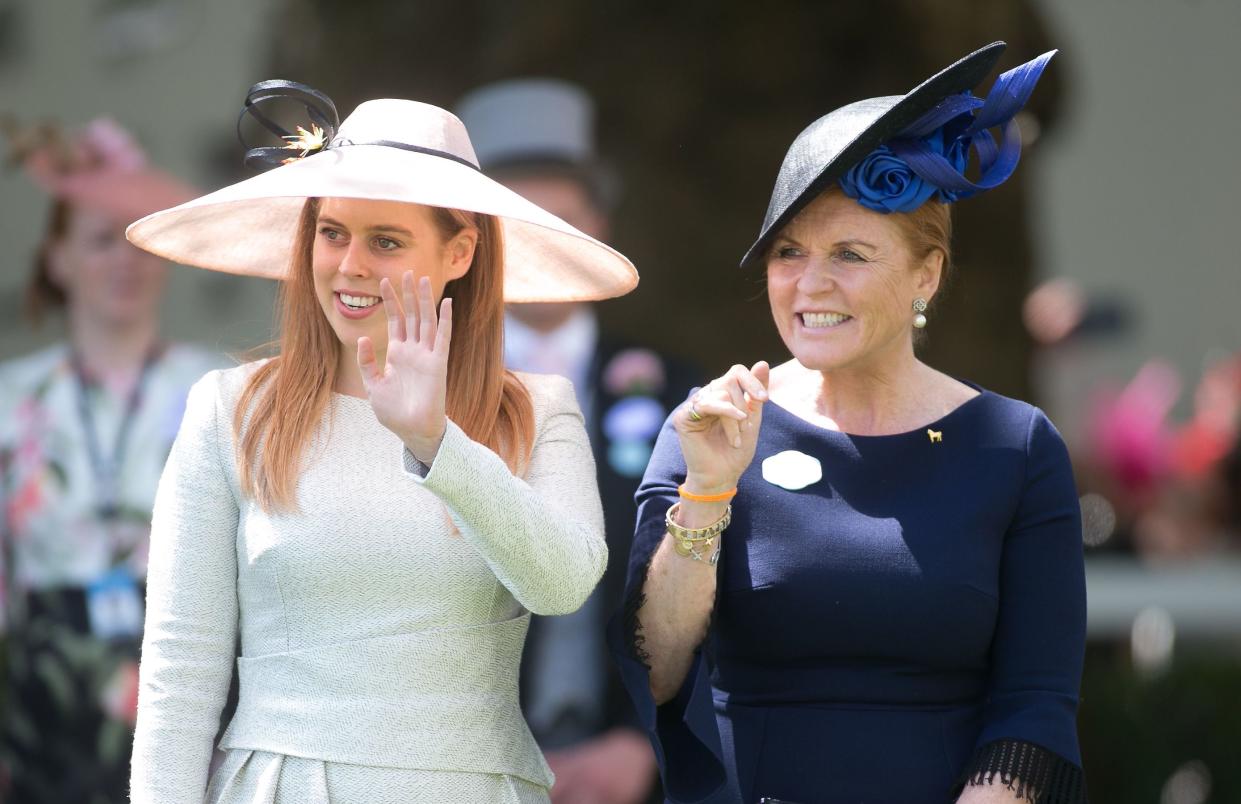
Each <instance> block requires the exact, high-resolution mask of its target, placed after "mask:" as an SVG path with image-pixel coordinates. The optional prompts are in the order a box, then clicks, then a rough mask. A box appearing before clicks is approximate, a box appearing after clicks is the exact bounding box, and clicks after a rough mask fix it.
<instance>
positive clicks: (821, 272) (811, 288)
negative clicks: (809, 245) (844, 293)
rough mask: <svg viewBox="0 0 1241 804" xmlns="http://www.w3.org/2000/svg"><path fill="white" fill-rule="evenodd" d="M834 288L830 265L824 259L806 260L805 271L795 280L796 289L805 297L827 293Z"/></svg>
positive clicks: (834, 282)
mask: <svg viewBox="0 0 1241 804" xmlns="http://www.w3.org/2000/svg"><path fill="white" fill-rule="evenodd" d="M835 287H836V278H835V277H834V276H833V275H832V268H831V264H830V263H829V261H828V259H827V258H825V257H817V256H816V257H811V258H810V259H808V260H806V269H805V270H804V271H802V273H801V276H800V277H798V278H797V289H798V290H799V291H801V292H802V293H803V294H805V295H807V296H814V295H818V294H821V293H827V292H829V291H831V290H832V289H833V288H835Z"/></svg>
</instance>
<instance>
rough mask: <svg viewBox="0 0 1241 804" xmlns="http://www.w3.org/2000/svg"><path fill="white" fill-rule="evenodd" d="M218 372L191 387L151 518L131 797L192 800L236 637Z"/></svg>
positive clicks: (198, 793) (201, 785)
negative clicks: (144, 625)
mask: <svg viewBox="0 0 1241 804" xmlns="http://www.w3.org/2000/svg"><path fill="white" fill-rule="evenodd" d="M218 381H219V372H211V373H210V374H207V375H206V376H205V377H204V378H203V379H202V380H200V381H199V382H198V383H197V384H195V385H194V387H193V388H192V389H191V390H190V394H189V399H188V401H187V403H186V411H185V417H184V419H183V420H182V423H181V429H180V430H179V431H178V433H177V438H176V441H175V442H174V444H173V447H172V453H171V454H170V455H169V458H168V463H167V464H166V465H165V467H164V473H163V475H162V476H161V477H160V481H159V489H158V491H157V492H156V496H155V509H154V513H153V516H152V520H151V557H150V565H149V568H148V571H147V613H146V627H145V631H144V635H143V640H142V661H141V664H140V670H139V691H138V722H137V728H136V733H135V736H134V753H133V767H132V775H131V782H130V795H131V800H132V801H133V802H135V804H182V802H184V804H201V802H202V800H203V794H204V790H205V788H206V783H207V769H208V765H209V764H210V761H211V750H212V741H213V739H214V738H215V735H216V731H217V729H218V728H219V725H220V711H221V710H222V709H223V707H224V703H225V699H226V698H227V695H228V685H229V680H230V679H231V677H232V667H233V660H234V657H235V650H236V640H237V524H238V507H237V498H236V496H235V495H234V493H233V488H232V486H231V485H230V483H229V480H228V475H227V471H228V465H227V464H225V462H224V458H223V456H222V454H221V453H222V450H221V443H222V441H223V440H224V439H226V438H229V437H230V433H231V428H230V427H229V421H230V418H229V417H228V416H227V415H225V414H223V413H222V411H221V410H220V407H221V406H220V400H219V393H218V390H217V389H218Z"/></svg>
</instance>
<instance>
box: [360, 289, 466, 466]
mask: <svg viewBox="0 0 1241 804" xmlns="http://www.w3.org/2000/svg"><path fill="white" fill-rule="evenodd" d="M379 295H380V297H381V298H382V299H383V305H384V313H385V314H386V315H387V317H388V348H387V351H386V353H385V355H384V365H382V366H381V365H379V361H378V359H377V357H376V354H375V344H373V343H372V342H371V339H370V338H368V337H365V336H363V337H361V338H358V368H359V369H361V371H362V383H363V384H364V385H365V386H366V395H367V397H368V398H369V399H370V403H371V408H372V409H373V410H374V411H375V418H377V419H378V420H379V423H380V424H382V425H383V426H384V427H387V428H388V429H389V430H391V431H392V432H394V433H396V434H397V435H398V436H399V437H400V439H401V441H403V442H404V443H405V446H406V447H408V448H409V451H410V452H412V453H413V454H414V457H415V458H417V459H418V460H420V461H422V462H423V463H425V464H430V463H431V461H432V460H433V459H434V458H435V453H436V452H437V451H438V450H439V445H440V441H442V440H443V438H444V429H445V428H446V427H447V423H448V419H447V414H446V413H445V404H446V399H447V379H448V349H449V345H450V341H451V340H452V299H449V298H444V300H443V301H441V302H440V308H439V314H438V315H436V311H435V299H434V296H433V293H432V290H431V280H430V279H429V278H428V277H425V276H424V277H422V279H420V280H418V281H417V283H415V281H414V274H413V272H412V271H406V272H405V274H404V275H403V276H402V277H401V298H400V299H398V298H397V295H396V290H395V289H394V288H393V287H392V283H391V282H389V281H388V280H387V279H386V278H385V279H382V280H380V282H379Z"/></svg>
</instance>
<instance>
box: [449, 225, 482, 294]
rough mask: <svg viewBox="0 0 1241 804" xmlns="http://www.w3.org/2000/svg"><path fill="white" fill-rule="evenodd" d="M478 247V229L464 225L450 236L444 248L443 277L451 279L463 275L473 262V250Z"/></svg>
mask: <svg viewBox="0 0 1241 804" xmlns="http://www.w3.org/2000/svg"><path fill="white" fill-rule="evenodd" d="M476 248H478V230H477V229H474V228H472V227H466V228H465V229H462V230H461V231H459V232H457V233H456V234H455V235H453V236H452V239H451V240H449V241H448V245H447V246H446V247H445V249H444V260H445V262H446V265H445V266H444V267H445V269H446V270H445V272H444V273H445V279H446V280H448V281H452V280H454V279H460V278H461V277H463V276H465V274H466V272H467V271H469V270H470V265H472V264H473V263H474V250H475V249H476Z"/></svg>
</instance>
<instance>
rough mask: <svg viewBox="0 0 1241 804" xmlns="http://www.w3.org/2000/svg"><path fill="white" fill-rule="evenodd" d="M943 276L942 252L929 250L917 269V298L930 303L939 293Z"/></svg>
mask: <svg viewBox="0 0 1241 804" xmlns="http://www.w3.org/2000/svg"><path fill="white" fill-rule="evenodd" d="M943 276H944V252H942V251H940V250H939V249H937V248H936V249H931V253H930V254H928V255H926V258H925V259H923V260H922V264H921V265H919V266H918V268H917V290H918V296H920V297H921V298H924V299H926V300H927V301H930V300H931V299H933V298H935V294H936V293H938V292H939V282H940V280H941V279H942V278H943Z"/></svg>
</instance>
